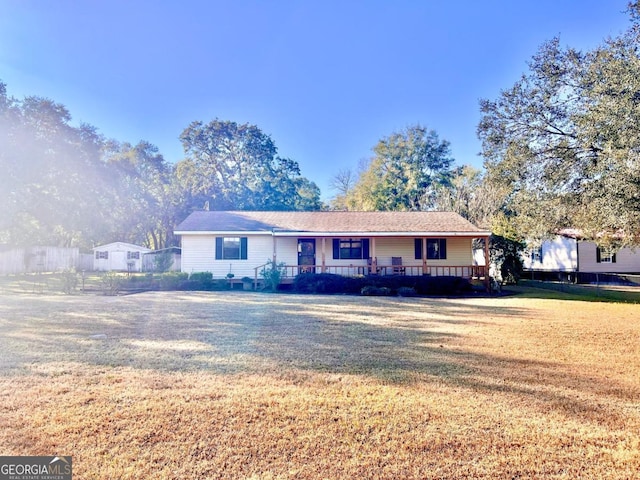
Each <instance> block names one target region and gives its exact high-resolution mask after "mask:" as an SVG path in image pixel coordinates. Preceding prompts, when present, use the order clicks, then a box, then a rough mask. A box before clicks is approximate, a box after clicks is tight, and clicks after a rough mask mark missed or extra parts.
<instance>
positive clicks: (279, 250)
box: [265, 237, 318, 266]
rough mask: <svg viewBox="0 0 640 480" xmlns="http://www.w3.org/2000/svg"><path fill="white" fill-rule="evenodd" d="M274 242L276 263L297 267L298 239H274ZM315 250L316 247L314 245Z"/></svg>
mask: <svg viewBox="0 0 640 480" xmlns="http://www.w3.org/2000/svg"><path fill="white" fill-rule="evenodd" d="M275 242H276V262H277V263H284V264H285V265H288V266H292V265H298V239H297V238H295V237H275ZM317 248H318V245H317V243H316V249H317ZM266 258H267V257H265V259H266ZM269 258H270V257H269Z"/></svg>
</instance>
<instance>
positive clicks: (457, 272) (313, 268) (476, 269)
mask: <svg viewBox="0 0 640 480" xmlns="http://www.w3.org/2000/svg"><path fill="white" fill-rule="evenodd" d="M267 265H268V264H265V265H261V266H259V267H256V268H255V269H254V270H255V279H254V285H255V286H257V284H258V281H259V280H260V272H261V271H262V270H263V269H264V268H265V267H266V266H267ZM281 268H282V269H283V275H282V279H283V280H292V279H293V278H294V277H295V276H296V275H299V274H301V273H333V274H337V275H342V276H344V277H355V276H358V275H375V274H377V275H411V276H421V275H430V276H432V277H443V276H452V277H463V278H477V279H480V278H485V275H486V272H487V267H486V266H484V265H447V266H436V265H427V266H426V270H425V269H423V266H422V265H401V266H399V265H385V264H378V265H377V267H376V272H373V271H371V270H372V268H371V267H370V266H367V265H325V266H324V268H323V267H322V266H321V265H285V266H283V267H281Z"/></svg>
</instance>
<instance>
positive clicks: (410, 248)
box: [371, 237, 449, 267]
mask: <svg viewBox="0 0 640 480" xmlns="http://www.w3.org/2000/svg"><path fill="white" fill-rule="evenodd" d="M375 242H376V248H375V257H376V259H377V260H378V265H391V257H402V265H407V266H410V265H415V266H420V267H421V266H422V260H416V259H415V256H416V253H415V243H414V239H413V238H407V237H383V238H376V239H375ZM447 247H449V245H447ZM371 254H372V255H373V248H371Z"/></svg>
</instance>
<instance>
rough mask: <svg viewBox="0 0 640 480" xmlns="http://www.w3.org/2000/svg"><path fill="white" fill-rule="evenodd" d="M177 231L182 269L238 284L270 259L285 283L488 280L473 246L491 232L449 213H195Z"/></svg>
mask: <svg viewBox="0 0 640 480" xmlns="http://www.w3.org/2000/svg"><path fill="white" fill-rule="evenodd" d="M175 233H176V234H177V235H180V237H181V242H182V271H183V272H187V273H193V272H211V273H212V274H213V276H214V278H225V277H233V278H236V279H238V278H242V277H250V278H256V279H257V278H258V276H259V272H260V271H261V270H262V268H264V266H265V265H266V264H267V262H270V261H273V262H276V264H281V265H284V270H285V275H284V278H285V279H291V278H293V277H295V276H296V275H297V274H299V273H301V272H313V273H321V272H322V273H335V274H340V275H348V276H352V275H364V274H380V275H391V274H404V275H432V276H444V275H451V276H459V277H467V278H472V277H485V266H483V265H477V264H476V263H475V262H474V258H473V248H472V244H473V239H474V238H483V239H485V240H487V239H488V237H489V235H490V234H491V232H489V231H486V230H482V229H480V228H478V227H476V226H474V225H473V224H471V223H470V222H468V221H467V220H465V219H464V218H462V217H461V216H460V215H458V214H456V213H451V212H338V211H331V212H251V211H246V212H245V211H198V212H194V213H192V214H191V215H189V217H187V218H186V219H185V220H184V221H183V222H182V223H180V225H178V226H177V227H176V230H175ZM487 244H488V241H485V245H487ZM486 256H488V255H486Z"/></svg>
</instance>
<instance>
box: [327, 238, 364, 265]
mask: <svg viewBox="0 0 640 480" xmlns="http://www.w3.org/2000/svg"><path fill="white" fill-rule="evenodd" d="M333 258H334V260H362V259H363V258H369V239H368V238H361V239H355V240H354V239H352V238H349V239H340V238H334V239H333Z"/></svg>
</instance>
